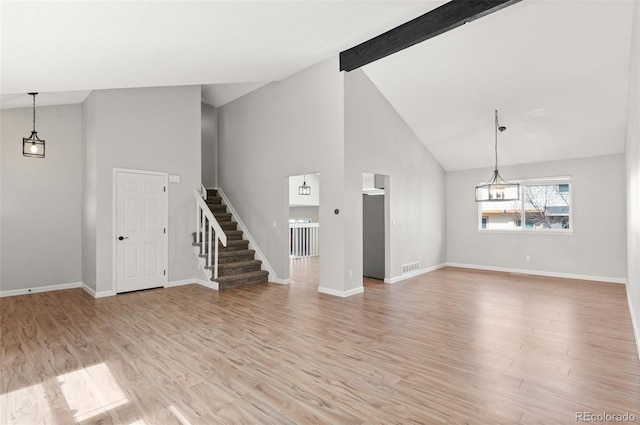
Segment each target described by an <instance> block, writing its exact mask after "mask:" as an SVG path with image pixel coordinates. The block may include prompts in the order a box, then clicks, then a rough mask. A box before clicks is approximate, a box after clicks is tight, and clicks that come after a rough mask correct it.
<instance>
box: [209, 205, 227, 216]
mask: <svg viewBox="0 0 640 425" xmlns="http://www.w3.org/2000/svg"><path fill="white" fill-rule="evenodd" d="M207 206H208V207H209V209H210V210H211V212H212V213H214V214H215V213H226V212H227V206H226V205H220V204H207Z"/></svg>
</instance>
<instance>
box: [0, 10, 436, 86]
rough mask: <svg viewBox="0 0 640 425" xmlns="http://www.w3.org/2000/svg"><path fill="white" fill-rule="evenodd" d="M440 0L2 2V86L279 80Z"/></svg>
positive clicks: (390, 26) (193, 83)
mask: <svg viewBox="0 0 640 425" xmlns="http://www.w3.org/2000/svg"><path fill="white" fill-rule="evenodd" d="M440 3H441V2H438V1H436V2H424V1H412V2H400V1H394V2H388V1H252V2H249V1H208V2H207V1H162V2H160V1H114V2H102V1H71V2H58V1H35V2H28V1H25V2H19V1H15V2H7V1H3V2H2V3H1V7H2V13H1V14H0V16H1V22H0V23H1V25H0V26H1V29H0V31H1V32H0V39H1V45H0V47H1V49H0V50H1V53H0V54H1V64H2V65H1V66H2V69H1V70H2V73H1V76H0V91H1V93H2V94H15V93H26V92H29V91H39V92H41V93H43V92H57V91H72V90H94V89H110V88H127V87H152V86H173V85H200V84H221V83H256V82H263V81H274V80H280V79H282V78H284V77H286V76H288V75H291V74H293V73H295V72H298V71H300V70H301V69H304V68H306V67H308V66H311V65H313V64H315V63H317V62H320V61H322V60H324V59H326V58H328V57H330V56H332V55H337V54H338V53H339V52H340V51H341V50H344V49H345V48H348V47H350V46H352V45H354V44H358V43H360V42H362V41H364V40H366V39H368V38H371V37H373V36H375V35H377V34H379V33H380V32H384V31H386V30H388V29H390V28H393V27H395V26H397V25H399V24H400V23H402V22H405V21H407V20H409V19H411V18H413V17H415V16H417V15H420V14H423V13H425V12H427V11H429V10H431V9H432V8H433V7H436V6H437V5H439V4H440Z"/></svg>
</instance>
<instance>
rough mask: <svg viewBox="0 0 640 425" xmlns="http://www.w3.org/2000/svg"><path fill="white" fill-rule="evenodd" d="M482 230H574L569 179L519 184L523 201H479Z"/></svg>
mask: <svg viewBox="0 0 640 425" xmlns="http://www.w3.org/2000/svg"><path fill="white" fill-rule="evenodd" d="M478 225H479V226H478V228H479V229H480V230H506V231H533V232H537V231H550V232H563V231H564V232H566V231H571V225H572V223H571V182H570V178H569V177H558V178H553V179H535V180H524V181H520V200H518V201H506V202H480V203H479V205H478Z"/></svg>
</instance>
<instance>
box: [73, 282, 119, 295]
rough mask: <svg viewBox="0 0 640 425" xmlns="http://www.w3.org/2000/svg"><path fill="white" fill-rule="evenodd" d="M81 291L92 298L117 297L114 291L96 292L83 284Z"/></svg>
mask: <svg viewBox="0 0 640 425" xmlns="http://www.w3.org/2000/svg"><path fill="white" fill-rule="evenodd" d="M82 289H84V290H85V292H86V293H87V294H89V295H91V296H92V297H93V298H104V297H114V296H116V295H117V293H116V291H98V292H96V291H95V290H94V289H93V288H90V287H89V286H87V285H86V284H85V283H83V284H82Z"/></svg>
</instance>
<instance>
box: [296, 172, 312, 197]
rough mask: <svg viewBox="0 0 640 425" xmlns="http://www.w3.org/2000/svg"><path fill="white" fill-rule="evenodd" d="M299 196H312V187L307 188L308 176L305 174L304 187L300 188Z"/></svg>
mask: <svg viewBox="0 0 640 425" xmlns="http://www.w3.org/2000/svg"><path fill="white" fill-rule="evenodd" d="M298 195H311V186H307V175H306V174H305V176H304V180H303V182H302V186H298Z"/></svg>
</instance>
